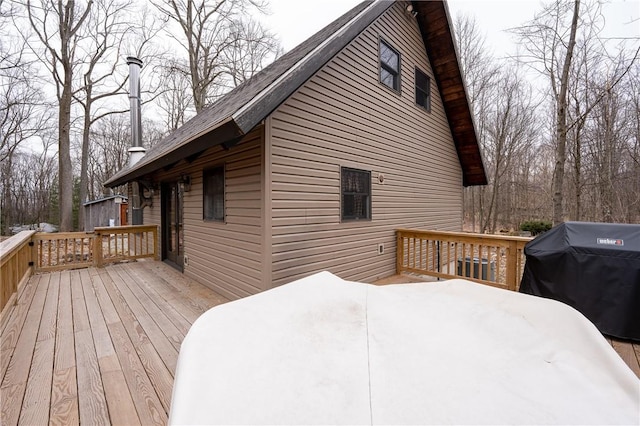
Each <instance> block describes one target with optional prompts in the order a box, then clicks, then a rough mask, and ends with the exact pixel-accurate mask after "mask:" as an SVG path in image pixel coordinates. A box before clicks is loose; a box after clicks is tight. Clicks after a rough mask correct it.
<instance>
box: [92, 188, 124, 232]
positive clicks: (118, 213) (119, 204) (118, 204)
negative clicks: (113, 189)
mask: <svg viewBox="0 0 640 426" xmlns="http://www.w3.org/2000/svg"><path fill="white" fill-rule="evenodd" d="M127 208H128V204H127V197H125V196H124V195H109V196H107V197H104V198H100V199H98V200H93V201H87V202H86V203H84V230H85V231H93V229H94V228H96V227H99V226H122V225H126V224H127Z"/></svg>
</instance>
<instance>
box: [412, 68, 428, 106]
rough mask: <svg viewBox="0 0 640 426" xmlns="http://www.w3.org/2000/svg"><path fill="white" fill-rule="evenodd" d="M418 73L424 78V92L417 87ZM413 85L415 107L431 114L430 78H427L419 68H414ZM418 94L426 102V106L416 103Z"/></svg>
mask: <svg viewBox="0 0 640 426" xmlns="http://www.w3.org/2000/svg"><path fill="white" fill-rule="evenodd" d="M418 73H420V74H422V75H423V76H424V78H425V79H426V80H427V85H428V86H427V91H426V92H425V90H424V88H422V87H420V86H418ZM414 85H415V103H416V106H418V107H419V108H421V109H423V110H425V111H427V112H429V113H430V112H431V77H429V75H428V74H427V73H426V72H424V71H422V70H421V69H420V68H418V67H415V72H414ZM418 92H420V93H421V94H422V95H423V96H424V97H425V99H426V100H427V105H423V104H420V103H418Z"/></svg>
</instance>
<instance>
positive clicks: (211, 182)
mask: <svg viewBox="0 0 640 426" xmlns="http://www.w3.org/2000/svg"><path fill="white" fill-rule="evenodd" d="M202 175H203V176H202V177H203V181H204V190H203V200H202V205H203V212H202V216H203V219H204V220H217V221H224V166H219V167H215V168H213V169H208V170H205V171H204V172H203V173H202Z"/></svg>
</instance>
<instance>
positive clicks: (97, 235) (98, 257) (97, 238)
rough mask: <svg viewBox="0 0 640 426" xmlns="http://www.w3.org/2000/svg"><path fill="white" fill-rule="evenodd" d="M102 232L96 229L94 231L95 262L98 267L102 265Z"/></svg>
mask: <svg viewBox="0 0 640 426" xmlns="http://www.w3.org/2000/svg"><path fill="white" fill-rule="evenodd" d="M102 258H103V256H102V232H100V231H95V232H94V233H93V264H94V265H95V266H96V267H98V268H99V267H101V266H102Z"/></svg>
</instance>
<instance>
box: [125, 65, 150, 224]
mask: <svg viewBox="0 0 640 426" xmlns="http://www.w3.org/2000/svg"><path fill="white" fill-rule="evenodd" d="M127 65H129V104H130V106H131V148H129V167H132V166H133V165H134V164H136V163H137V162H138V161H140V159H141V158H142V157H144V154H145V152H146V150H145V149H144V147H143V146H142V117H141V115H140V114H141V113H140V69H141V68H142V61H141V60H140V59H138V58H136V57H133V56H129V57H127ZM143 222H144V220H143V217H142V200H141V197H140V184H139V183H138V182H136V181H133V182H131V224H132V225H142V224H143Z"/></svg>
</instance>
